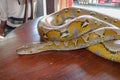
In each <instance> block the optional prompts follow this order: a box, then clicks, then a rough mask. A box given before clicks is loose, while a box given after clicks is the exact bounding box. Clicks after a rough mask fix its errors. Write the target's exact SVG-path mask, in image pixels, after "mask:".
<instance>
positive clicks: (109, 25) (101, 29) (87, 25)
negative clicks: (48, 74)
mask: <svg viewBox="0 0 120 80" xmlns="http://www.w3.org/2000/svg"><path fill="white" fill-rule="evenodd" d="M119 27H120V20H119V19H116V18H113V17H110V16H106V15H104V14H101V13H97V12H93V11H90V10H86V9H80V8H74V7H71V8H65V9H62V10H60V11H58V12H55V13H53V14H50V15H47V16H45V17H43V18H42V19H41V20H40V21H39V23H38V32H39V35H40V37H41V39H42V40H44V41H43V42H41V43H31V44H28V45H24V46H22V47H20V48H19V49H17V53H18V54H34V53H39V52H42V51H47V50H75V49H81V48H86V49H87V50H90V51H91V52H93V53H95V54H97V55H99V56H101V57H104V58H106V59H109V60H112V61H116V62H120V28H119Z"/></svg>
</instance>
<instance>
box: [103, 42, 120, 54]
mask: <svg viewBox="0 0 120 80" xmlns="http://www.w3.org/2000/svg"><path fill="white" fill-rule="evenodd" d="M103 44H104V46H105V48H106V49H107V50H108V51H110V52H111V53H119V52H120V40H110V41H106V42H103Z"/></svg>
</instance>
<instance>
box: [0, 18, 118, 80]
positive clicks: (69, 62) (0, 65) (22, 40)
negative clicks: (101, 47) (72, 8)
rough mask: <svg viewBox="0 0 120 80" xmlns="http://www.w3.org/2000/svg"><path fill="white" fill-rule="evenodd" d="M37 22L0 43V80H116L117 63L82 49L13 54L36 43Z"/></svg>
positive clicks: (13, 33) (37, 40)
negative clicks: (27, 44) (21, 47)
mask: <svg viewBox="0 0 120 80" xmlns="http://www.w3.org/2000/svg"><path fill="white" fill-rule="evenodd" d="M38 20H39V18H38V19H35V20H33V21H29V22H27V23H25V24H23V25H22V26H21V27H19V28H17V29H16V30H14V31H12V32H11V33H10V34H9V35H8V36H7V37H6V39H5V40H4V41H1V42H0V80H120V63H116V62H112V61H109V60H106V59H103V58H101V57H99V56H96V55H95V54H93V53H91V52H89V51H87V50H85V49H81V50H73V51H46V52H41V53H38V54H34V55H22V56H20V55H18V54H16V49H17V48H18V47H20V46H22V45H24V44H26V43H30V42H39V41H40V37H39V35H38V32H37V22H38Z"/></svg>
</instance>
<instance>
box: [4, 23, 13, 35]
mask: <svg viewBox="0 0 120 80" xmlns="http://www.w3.org/2000/svg"><path fill="white" fill-rule="evenodd" d="M14 29H15V28H13V27H11V26H8V25H5V31H4V36H6V35H7V34H8V33H10V32H11V31H12V30H14Z"/></svg>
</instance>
